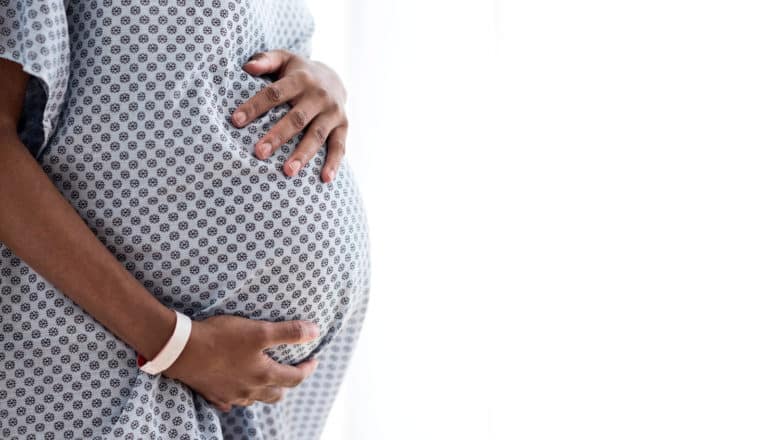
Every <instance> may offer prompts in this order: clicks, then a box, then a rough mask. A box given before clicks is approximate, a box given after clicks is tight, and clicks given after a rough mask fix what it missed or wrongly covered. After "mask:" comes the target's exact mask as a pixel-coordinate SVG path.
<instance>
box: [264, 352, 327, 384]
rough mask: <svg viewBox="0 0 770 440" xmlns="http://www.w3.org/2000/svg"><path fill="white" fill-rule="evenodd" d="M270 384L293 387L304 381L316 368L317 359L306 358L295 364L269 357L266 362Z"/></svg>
mask: <svg viewBox="0 0 770 440" xmlns="http://www.w3.org/2000/svg"><path fill="white" fill-rule="evenodd" d="M267 365H268V367H267V368H268V370H267V377H268V378H269V379H268V381H269V382H270V385H276V386H281V387H288V388H294V387H296V386H297V385H299V384H301V383H302V382H304V381H305V379H307V378H308V377H309V376H310V375H311V374H313V372H314V371H315V370H316V368H318V359H308V360H306V361H303V362H300V363H299V364H297V365H286V364H281V363H279V362H276V361H274V360H273V359H270V361H269V362H267Z"/></svg>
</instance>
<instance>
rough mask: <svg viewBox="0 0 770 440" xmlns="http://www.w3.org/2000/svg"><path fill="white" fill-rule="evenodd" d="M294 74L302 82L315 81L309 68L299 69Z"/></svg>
mask: <svg viewBox="0 0 770 440" xmlns="http://www.w3.org/2000/svg"><path fill="white" fill-rule="evenodd" d="M294 76H295V77H296V78H297V81H299V82H300V83H302V84H310V83H311V82H312V81H313V75H312V74H311V73H310V72H309V71H308V70H307V69H297V70H295V71H294Z"/></svg>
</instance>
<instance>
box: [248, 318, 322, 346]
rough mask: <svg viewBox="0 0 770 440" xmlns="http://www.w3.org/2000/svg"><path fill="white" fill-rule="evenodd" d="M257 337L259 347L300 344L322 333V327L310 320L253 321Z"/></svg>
mask: <svg viewBox="0 0 770 440" xmlns="http://www.w3.org/2000/svg"><path fill="white" fill-rule="evenodd" d="M253 322H254V323H255V324H256V326H255V330H256V331H255V337H256V339H257V345H258V346H259V348H267V347H272V346H274V345H280V344H300V343H303V342H310V341H312V340H313V339H315V338H317V337H318V336H319V335H320V334H321V330H320V328H318V325H316V324H315V323H313V322H310V321H300V320H294V321H280V322H270V321H253Z"/></svg>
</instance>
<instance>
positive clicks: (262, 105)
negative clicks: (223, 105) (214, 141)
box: [230, 75, 304, 127]
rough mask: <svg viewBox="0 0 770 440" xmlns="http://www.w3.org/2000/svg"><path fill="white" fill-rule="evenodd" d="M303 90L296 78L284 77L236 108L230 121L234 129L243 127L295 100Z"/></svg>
mask: <svg viewBox="0 0 770 440" xmlns="http://www.w3.org/2000/svg"><path fill="white" fill-rule="evenodd" d="M303 90H304V86H303V83H302V81H301V79H300V78H299V77H298V76H296V75H286V76H285V77H283V78H281V79H279V80H278V81H276V82H274V83H272V84H269V85H267V86H266V87H264V88H262V90H260V91H259V92H257V93H256V94H254V96H252V97H251V98H249V99H247V100H246V101H244V102H243V103H242V104H241V105H239V106H238V107H236V109H235V111H234V112H233V114H232V117H231V118H230V120H231V122H232V123H233V125H235V126H236V127H243V126H244V125H246V124H248V123H250V122H252V121H253V120H254V119H256V118H258V117H259V116H261V115H263V114H264V113H265V112H266V111H268V110H270V109H271V108H273V107H275V106H277V105H280V104H283V103H285V102H288V101H290V100H292V99H294V98H296V97H297V96H299V94H300V93H301V92H302V91H303Z"/></svg>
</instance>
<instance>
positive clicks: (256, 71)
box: [243, 50, 292, 75]
mask: <svg viewBox="0 0 770 440" xmlns="http://www.w3.org/2000/svg"><path fill="white" fill-rule="evenodd" d="M291 57H292V54H291V53H289V52H286V51H284V50H271V51H267V52H258V53H255V54H254V55H252V56H251V58H249V61H247V62H246V64H244V65H243V70H245V71H246V72H248V73H250V74H252V75H264V74H266V73H273V72H276V71H278V70H280V69H281V68H282V67H283V66H284V65H285V64H286V63H288V62H289V59H290V58H291Z"/></svg>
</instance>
